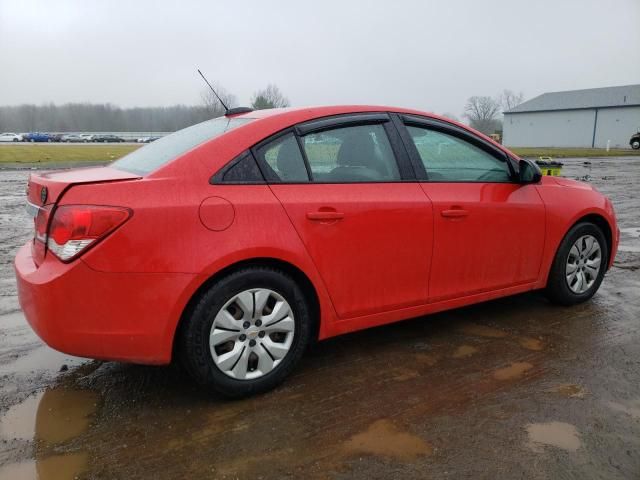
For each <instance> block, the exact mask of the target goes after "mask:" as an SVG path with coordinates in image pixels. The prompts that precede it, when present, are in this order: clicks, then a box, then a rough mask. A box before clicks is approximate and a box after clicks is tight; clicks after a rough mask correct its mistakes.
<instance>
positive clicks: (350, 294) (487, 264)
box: [15, 106, 618, 364]
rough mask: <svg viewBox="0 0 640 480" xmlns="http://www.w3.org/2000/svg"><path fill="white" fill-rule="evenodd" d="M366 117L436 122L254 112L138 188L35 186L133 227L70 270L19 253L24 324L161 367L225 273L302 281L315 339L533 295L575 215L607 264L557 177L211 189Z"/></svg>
mask: <svg viewBox="0 0 640 480" xmlns="http://www.w3.org/2000/svg"><path fill="white" fill-rule="evenodd" d="M367 111H396V112H410V113H415V114H419V115H424V116H430V117H434V116H433V115H430V114H425V113H423V112H417V111H409V110H399V109H389V108H386V107H350V106H343V107H321V108H306V109H286V110H281V111H277V110H276V111H259V112H252V113H250V114H247V116H250V117H255V118H260V120H256V121H254V122H250V123H248V124H247V125H245V126H242V127H240V128H237V129H236V130H232V131H230V132H228V133H227V134H225V135H223V136H221V137H218V138H216V139H214V140H211V141H209V142H206V143H204V144H202V145H200V146H199V147H197V148H195V149H193V150H192V151H190V152H188V153H186V154H185V155H183V156H182V157H179V158H177V159H176V160H174V161H172V162H170V163H169V164H167V165H165V166H164V167H162V168H160V169H159V170H157V171H155V172H153V173H152V174H150V175H148V176H146V177H144V178H140V177H138V176H136V175H133V174H129V173H126V172H122V171H119V170H116V169H114V168H109V167H103V168H88V169H78V170H73V171H66V172H59V173H53V174H44V175H43V174H39V175H32V177H31V179H30V188H29V201H30V202H32V203H34V204H36V205H39V204H41V202H40V190H41V188H42V187H43V186H46V187H47V189H48V199H47V201H46V202H45V203H47V204H50V203H53V202H57V205H65V204H66V205H70V204H76V205H82V204H86V205H113V206H123V207H126V208H129V209H131V211H132V212H133V214H132V216H131V218H130V219H129V220H128V221H127V222H126V223H125V224H123V225H122V226H121V227H119V228H118V229H117V230H116V231H114V232H113V233H111V234H110V235H109V236H108V237H107V238H105V239H104V240H102V241H101V242H100V244H99V245H96V246H95V248H92V249H90V250H89V251H87V252H86V253H84V254H82V255H81V256H80V257H79V258H78V259H76V260H73V261H71V262H70V263H68V264H65V263H62V262H60V261H59V260H58V259H57V258H56V257H55V256H54V255H52V254H51V253H50V252H48V253H47V254H46V256H44V260H43V261H42V263H41V264H40V265H39V266H36V265H35V263H34V261H33V259H32V257H31V255H32V254H31V249H30V245H26V246H25V247H23V248H22V249H21V250H20V251H19V252H18V254H17V257H16V261H15V268H16V276H17V280H18V289H19V296H20V303H21V305H22V308H23V310H24V311H25V315H26V317H27V320H28V321H29V323H30V324H31V325H32V327H33V328H34V330H35V331H36V332H37V333H38V334H39V335H40V336H41V338H43V339H44V340H45V341H46V342H47V343H48V344H49V345H51V346H52V347H54V348H56V349H58V350H61V351H64V352H68V353H70V354H75V355H81V356H86V357H95V358H101V359H117V360H126V361H132V362H140V363H154V364H163V363H167V362H169V361H170V359H171V353H172V345H173V340H174V336H175V332H176V328H177V326H178V323H179V321H180V318H181V315H182V313H183V311H184V308H185V306H186V305H187V303H188V302H189V300H190V299H191V298H192V297H193V296H194V295H195V294H196V292H197V291H198V289H199V288H200V287H201V286H202V285H203V284H204V283H205V282H206V281H207V280H208V279H210V278H211V277H212V276H213V275H215V274H216V273H218V272H220V271H221V270H223V269H226V268H229V267H233V265H234V264H236V263H238V262H246V261H251V260H254V261H261V260H262V259H271V260H277V261H279V262H283V263H286V264H288V265H290V266H292V267H294V268H296V269H298V270H299V271H300V272H302V274H304V275H306V277H307V278H308V279H309V281H310V282H311V284H312V286H313V287H314V289H315V292H316V295H317V298H318V302H319V306H320V331H319V336H320V338H321V339H322V338H327V337H330V336H333V335H337V334H340V333H345V332H349V331H353V330H358V329H362V328H368V327H372V326H376V325H381V324H384V323H388V322H392V321H397V320H401V319H405V318H410V317H414V316H417V315H422V314H425V313H432V312H436V311H440V310H445V309H448V308H455V307H459V306H463V305H468V304H471V303H476V302H481V301H485V300H489V299H493V298H498V297H501V296H505V295H510V294H514V293H518V292H523V291H527V290H532V289H537V288H542V287H544V286H545V284H546V279H547V275H548V272H549V268H550V266H551V262H552V260H553V257H554V255H555V252H556V250H557V248H558V245H559V244H560V242H561V240H562V238H563V236H564V235H565V234H566V232H567V231H568V230H569V228H571V226H572V225H573V224H575V223H576V222H577V221H578V220H580V219H581V218H583V217H584V216H586V215H598V216H600V217H602V218H603V219H604V220H605V221H606V222H607V223H608V225H609V226H610V228H611V231H612V236H613V252H612V255H611V258H610V264H611V263H612V262H613V257H614V256H615V251H616V249H617V242H618V232H617V225H616V221H615V216H614V213H613V208H612V206H611V203H610V202H609V200H608V199H606V197H604V196H603V195H601V194H600V193H599V192H597V191H595V190H594V189H592V188H591V187H590V186H589V185H586V184H582V183H580V182H574V181H571V180H567V179H556V178H550V177H544V178H543V180H542V182H541V183H540V184H537V185H519V184H516V183H512V184H496V183H428V182H406V183H379V184H348V185H347V184H341V185H338V184H309V185H270V186H269V185H211V184H210V183H209V179H210V178H211V176H212V175H213V174H214V173H215V172H216V171H218V170H219V169H220V168H221V167H223V166H224V165H225V164H226V163H227V162H228V161H230V160H231V159H233V158H234V157H235V156H236V155H238V154H239V153H241V152H243V151H244V150H246V149H247V148H248V147H250V146H251V145H254V144H255V143H257V142H259V141H260V140H262V139H264V138H265V137H268V136H270V135H271V134H273V133H275V132H277V131H279V130H282V129H283V128H286V127H288V126H291V125H294V124H296V123H298V122H302V121H306V120H310V119H314V118H318V117H322V116H327V115H334V114H339V113H353V112H367ZM436 118H437V117H436ZM464 128H467V127H464ZM467 130H469V129H468V128H467ZM474 134H477V135H481V134H478V133H477V132H474ZM484 138H486V137H484ZM500 148H501V149H503V148H502V147H500ZM503 150H505V149H503ZM505 151H506V150H505ZM511 155H512V156H514V157H515V155H513V154H511Z"/></svg>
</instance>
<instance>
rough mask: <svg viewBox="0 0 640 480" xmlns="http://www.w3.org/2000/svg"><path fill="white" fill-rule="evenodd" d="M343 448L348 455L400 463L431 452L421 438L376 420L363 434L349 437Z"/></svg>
mask: <svg viewBox="0 0 640 480" xmlns="http://www.w3.org/2000/svg"><path fill="white" fill-rule="evenodd" d="M344 448H345V450H346V451H347V452H349V453H354V454H359V455H378V456H383V457H388V458H395V459H399V460H402V461H412V460H415V459H417V458H418V457H421V456H424V455H430V454H431V453H432V452H433V447H432V446H431V445H430V444H429V443H427V442H425V441H424V440H423V439H422V438H420V437H418V436H417V435H413V434H411V433H408V432H405V431H401V430H400V429H398V428H397V427H396V426H395V425H394V424H393V423H392V422H391V421H389V420H386V419H383V420H377V421H376V422H374V423H372V424H371V426H370V427H369V428H368V429H367V430H366V431H365V432H362V433H358V434H356V435H354V436H353V437H351V438H350V439H349V440H348V441H347V442H346V443H345V445H344Z"/></svg>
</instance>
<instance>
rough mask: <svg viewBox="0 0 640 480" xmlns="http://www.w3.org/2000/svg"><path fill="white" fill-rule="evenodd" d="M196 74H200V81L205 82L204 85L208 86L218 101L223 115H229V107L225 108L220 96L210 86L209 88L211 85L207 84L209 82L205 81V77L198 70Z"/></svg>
mask: <svg viewBox="0 0 640 480" xmlns="http://www.w3.org/2000/svg"><path fill="white" fill-rule="evenodd" d="M198 73H199V74H200V76H201V77H202V79H203V80H204V81H205V83H206V84H207V85H209V88H210V89H211V91H212V92H213V94H214V95H215V96H216V98H217V99H218V101H219V102H220V103H221V104H222V106H223V107H224V113H225V115H226V114H227V113H229V107H227V106H226V105H225V104H224V102H223V101H222V99H221V98H220V95H218V94H217V93H216V91H215V90H214V89H213V87H212V86H211V84H210V83H209V80H207V79H206V78H205V76H204V75H203V74H202V72H201V71H200V69H198Z"/></svg>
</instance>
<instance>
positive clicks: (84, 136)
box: [0, 132, 160, 143]
mask: <svg viewBox="0 0 640 480" xmlns="http://www.w3.org/2000/svg"><path fill="white" fill-rule="evenodd" d="M158 138H160V137H141V138H138V139H137V140H125V139H124V138H122V137H118V136H117V135H111V134H102V133H96V134H90V133H68V134H63V133H43V132H29V133H12V132H6V133H0V142H32V143H35V142H64V143H72V142H73V143H121V142H127V141H135V142H137V143H150V142H153V141H154V140H157V139H158Z"/></svg>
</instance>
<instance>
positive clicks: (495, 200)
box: [403, 117, 545, 302]
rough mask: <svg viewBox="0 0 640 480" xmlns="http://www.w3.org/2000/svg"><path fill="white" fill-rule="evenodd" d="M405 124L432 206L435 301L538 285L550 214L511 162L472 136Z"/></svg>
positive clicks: (430, 124) (441, 126)
mask: <svg viewBox="0 0 640 480" xmlns="http://www.w3.org/2000/svg"><path fill="white" fill-rule="evenodd" d="M404 123H405V128H406V130H405V131H404V132H403V135H404V137H403V138H405V141H406V143H408V146H407V148H408V149H409V151H410V152H411V155H413V158H414V160H415V165H416V167H417V170H419V171H420V172H421V176H422V179H423V181H422V182H421V186H422V188H423V190H424V192H425V194H426V195H427V196H428V197H429V199H430V200H431V202H432V203H433V210H434V212H433V214H434V246H433V260H432V265H431V277H430V282H429V285H430V287H429V298H430V301H432V302H435V301H440V300H446V299H451V298H456V297H464V296H468V295H473V294H476V293H481V292H486V291H493V290H499V289H503V288H507V287H511V286H516V285H522V284H526V283H529V282H534V281H536V280H537V278H538V273H539V270H540V264H541V261H542V250H543V247H544V236H545V210H544V205H543V203H542V200H541V198H540V196H539V194H538V191H537V189H536V187H535V185H521V184H519V183H517V182H515V181H514V180H513V178H512V172H511V169H510V168H509V165H508V163H507V162H508V160H507V158H506V154H505V153H504V152H502V151H501V150H499V149H497V148H495V147H492V146H491V145H490V144H488V142H485V141H484V140H483V139H481V138H479V137H475V136H474V135H473V134H472V133H470V132H466V131H464V130H463V129H461V128H459V127H455V126H448V124H446V123H444V122H442V123H440V122H434V121H426V120H425V121H422V120H420V118H415V117H405V119H404Z"/></svg>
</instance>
